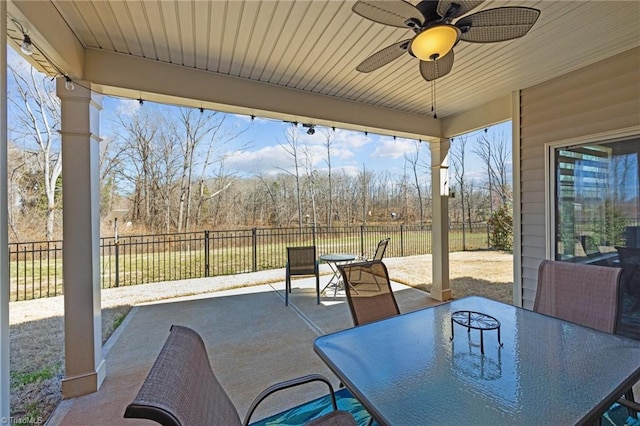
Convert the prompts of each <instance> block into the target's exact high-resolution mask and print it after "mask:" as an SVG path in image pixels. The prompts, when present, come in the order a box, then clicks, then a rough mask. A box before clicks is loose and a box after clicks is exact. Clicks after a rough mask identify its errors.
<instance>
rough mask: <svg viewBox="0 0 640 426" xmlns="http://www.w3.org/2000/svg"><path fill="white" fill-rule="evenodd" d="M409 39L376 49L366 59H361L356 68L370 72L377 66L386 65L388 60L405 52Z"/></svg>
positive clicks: (396, 57)
mask: <svg viewBox="0 0 640 426" xmlns="http://www.w3.org/2000/svg"><path fill="white" fill-rule="evenodd" d="M410 42H411V39H408V40H402V41H399V42H397V43H395V44H392V45H391V46H387V47H385V48H384V49H382V50H379V51H377V52H376V53H374V54H373V55H371V56H369V57H368V58H367V59H365V60H364V61H362V62H361V63H360V65H358V66H357V67H356V70H358V71H360V72H371V71H375V70H377V69H378V68H380V67H382V66H384V65H387V64H388V63H389V62H391V61H393V60H395V59H398V58H399V57H400V56H402V55H403V54H404V53H406V52H407V49H408V47H409V43H410Z"/></svg>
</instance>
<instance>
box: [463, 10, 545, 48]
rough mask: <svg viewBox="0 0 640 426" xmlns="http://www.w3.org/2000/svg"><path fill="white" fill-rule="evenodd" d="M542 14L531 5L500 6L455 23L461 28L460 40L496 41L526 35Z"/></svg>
mask: <svg viewBox="0 0 640 426" xmlns="http://www.w3.org/2000/svg"><path fill="white" fill-rule="evenodd" d="M538 16H540V11H539V10H538V9H532V8H529V7H499V8H496V9H488V10H483V11H481V12H477V13H474V14H471V15H469V16H465V17H464V18H462V19H460V20H459V21H458V22H456V23H455V25H456V27H458V28H460V31H462V35H461V36H460V40H464V41H468V42H470V43H494V42H498V41H506V40H513V39H515V38H519V37H522V36H523V35H525V34H526V33H527V32H529V30H530V29H531V27H533V24H535V23H536V20H537V19H538Z"/></svg>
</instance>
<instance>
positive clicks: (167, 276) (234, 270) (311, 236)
mask: <svg viewBox="0 0 640 426" xmlns="http://www.w3.org/2000/svg"><path fill="white" fill-rule="evenodd" d="M488 233H489V230H488V228H487V225H486V224H476V225H474V226H473V227H472V228H471V229H469V228H467V229H466V230H465V232H464V237H463V232H462V230H461V228H458V227H452V228H451V229H450V232H449V250H450V251H461V250H473V249H482V248H488V246H489V244H488ZM387 237H389V238H391V241H390V243H389V246H388V247H387V251H386V253H385V256H387V257H403V256H413V255H420V254H429V253H431V225H388V226H350V227H331V228H329V227H320V226H319V227H313V226H311V227H305V228H253V229H246V230H230V231H202V232H185V233H175V234H160V235H132V236H120V237H119V238H118V239H117V240H116V239H115V238H114V237H105V238H101V244H100V246H101V250H100V270H101V285H102V288H111V287H120V286H128V285H135V284H143V283H150V282H158V281H171V280H182V279H187V278H200V277H211V276H219V275H230V274H239V273H245V272H255V271H262V270H268V269H276V268H283V267H284V266H285V263H286V247H288V246H296V245H315V246H316V247H317V251H318V253H319V254H326V253H356V254H363V253H364V254H367V252H369V253H368V254H369V257H371V256H373V253H372V251H373V250H375V247H376V245H377V243H378V241H379V240H381V239H383V238H387ZM9 259H10V260H9V275H10V288H11V300H12V301H18V300H29V299H36V298H41V297H50V296H57V295H59V294H62V289H63V280H62V241H48V242H28V243H11V244H9Z"/></svg>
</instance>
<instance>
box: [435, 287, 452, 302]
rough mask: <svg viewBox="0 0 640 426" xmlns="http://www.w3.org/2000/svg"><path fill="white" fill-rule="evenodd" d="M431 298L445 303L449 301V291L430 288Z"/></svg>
mask: <svg viewBox="0 0 640 426" xmlns="http://www.w3.org/2000/svg"><path fill="white" fill-rule="evenodd" d="M431 298H432V299H435V300H437V301H439V302H446V301H447V300H451V299H452V297H451V289H446V290H438V289H435V288H433V287H431Z"/></svg>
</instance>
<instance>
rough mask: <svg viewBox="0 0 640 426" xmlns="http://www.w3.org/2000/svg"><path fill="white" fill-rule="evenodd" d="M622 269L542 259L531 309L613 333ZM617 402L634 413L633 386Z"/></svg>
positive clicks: (635, 408) (635, 405)
mask: <svg viewBox="0 0 640 426" xmlns="http://www.w3.org/2000/svg"><path fill="white" fill-rule="evenodd" d="M621 274H622V269H620V268H613V267H609V266H595V265H586V264H583V263H568V262H557V261H552V260H543V261H542V263H541V264H540V266H539V267H538V289H537V291H536V298H535V302H534V305H533V310H534V311H535V312H538V313H541V314H545V315H549V316H552V317H556V318H560V319H563V320H565V321H571V322H573V323H576V324H580V325H584V326H586V327H591V328H595V329H596V330H600V331H604V332H606V333H615V332H616V327H617V324H618V315H619V306H620V305H619V292H620V277H621ZM624 396H625V398H624V399H620V400H619V401H618V402H619V403H620V404H622V405H625V406H627V407H628V408H629V410H630V414H631V415H634V416H635V411H636V410H637V409H638V408H639V406H638V405H637V404H636V403H635V402H634V398H633V390H632V389H629V390H628V391H627V392H625V394H624Z"/></svg>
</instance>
